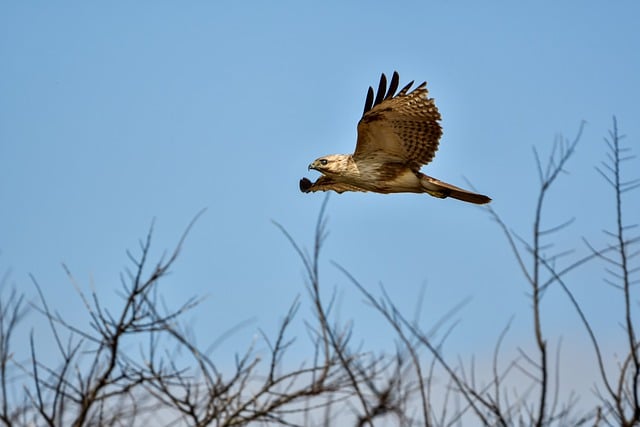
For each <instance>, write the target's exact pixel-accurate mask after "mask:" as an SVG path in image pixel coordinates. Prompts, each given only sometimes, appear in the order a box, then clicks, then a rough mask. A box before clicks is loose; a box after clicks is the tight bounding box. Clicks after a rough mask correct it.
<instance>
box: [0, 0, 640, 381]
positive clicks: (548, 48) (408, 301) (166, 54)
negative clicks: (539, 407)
mask: <svg viewBox="0 0 640 427" xmlns="http://www.w3.org/2000/svg"><path fill="white" fill-rule="evenodd" d="M638 16H640V6H639V5H638V3H637V2H633V1H620V2H609V3H604V2H595V1H592V2H578V1H571V2H551V1H545V2H526V3H524V2H443V1H429V2H398V3H394V4H391V3H388V2H377V1H376V2H350V3H348V2H333V1H330V2H322V3H320V2H315V3H314V2H294V1H289V2H269V3H266V2H241V1H239V2H231V1H219V2H188V3H185V2H181V3H178V2H149V1H140V2H109V3H95V2H92V3H87V2H55V3H54V2H48V3H42V2H3V3H2V4H0V63H1V64H3V65H2V67H1V69H0V77H1V78H0V205H1V206H2V215H1V216H0V267H1V269H2V271H7V270H10V271H11V276H10V281H9V284H14V285H15V286H17V287H19V288H20V289H21V290H24V292H25V293H26V294H27V295H28V296H30V297H32V296H33V295H35V290H34V287H33V286H32V284H31V281H30V279H29V276H28V275H29V274H33V276H34V277H35V278H36V279H37V280H38V282H39V283H40V284H41V285H42V287H43V290H44V292H45V294H46V296H47V297H48V298H49V302H50V304H51V306H53V307H55V308H57V309H58V310H60V311H61V312H63V313H65V314H66V315H68V316H69V317H70V318H71V319H77V321H82V319H86V315H85V314H84V311H83V307H82V304H81V302H80V299H79V298H78V297H77V295H76V293H75V291H74V289H73V287H72V286H71V284H70V283H69V280H68V279H67V277H66V275H65V273H64V271H63V269H62V267H61V263H65V264H66V265H67V266H68V267H69V268H70V270H71V271H72V272H73V274H74V276H75V277H76V279H77V280H78V282H79V283H80V284H82V286H84V287H85V288H86V289H90V287H91V286H93V287H94V288H95V289H96V290H97V292H98V293H99V295H101V297H103V298H104V300H105V301H106V302H115V301H116V300H117V298H118V297H117V295H116V290H117V289H118V287H119V274H120V272H121V271H122V270H123V269H124V268H125V267H127V266H128V264H127V263H128V261H127V257H126V254H125V251H126V250H127V249H132V250H135V249H136V248H137V242H138V239H139V238H142V237H143V236H144V235H145V234H146V232H147V230H148V227H149V225H150V223H151V221H152V220H153V219H154V218H155V220H156V229H155V232H154V252H153V255H155V256H156V257H157V256H159V255H160V254H161V253H162V252H163V251H164V250H166V249H171V248H173V246H174V245H175V243H176V242H177V240H178V239H179V237H180V235H181V233H182V232H183V230H184V228H185V227H186V225H187V224H188V222H189V221H190V220H191V218H192V217H193V216H194V215H195V214H196V213H197V212H198V211H199V210H200V209H202V208H205V207H206V208H207V209H208V210H207V212H206V214H205V215H204V216H203V217H202V218H201V219H200V220H199V221H198V222H197V224H196V226H195V228H194V229H193V231H192V233H191V235H190V236H189V238H188V240H187V242H186V245H185V247H184V251H183V253H182V255H181V257H180V258H179V260H178V262H177V264H176V265H175V268H174V270H173V272H172V274H171V276H170V277H169V278H167V280H166V281H165V282H163V286H162V288H161V290H162V292H163V295H164V296H165V297H166V299H167V301H169V302H177V301H181V300H184V299H186V298H188V297H190V296H193V295H208V299H206V300H205V302H204V303H203V304H202V305H201V306H200V307H199V308H198V309H196V310H195V311H194V312H192V313H191V314H190V315H189V316H188V318H187V320H188V321H189V322H190V324H191V325H192V326H193V328H194V331H195V334H196V336H197V337H198V340H199V342H201V343H203V345H206V344H208V343H211V342H213V341H214V340H215V339H216V338H217V337H218V336H220V335H221V334H222V333H223V332H224V331H225V330H227V329H228V328H230V327H232V326H233V325H235V324H237V323H239V322H242V321H244V320H246V319H255V321H254V322H253V323H251V324H250V326H248V327H245V328H244V329H242V330H241V331H239V332H238V333H237V334H235V335H234V336H233V337H232V338H231V339H229V340H228V341H226V342H225V344H224V345H223V346H222V347H220V348H219V354H218V356H219V357H220V358H221V359H225V358H228V357H230V356H231V355H232V354H233V353H234V352H236V351H242V350H243V349H244V348H246V347H247V345H248V344H249V343H250V341H251V340H252V337H253V336H254V334H255V333H256V330H257V329H258V328H259V327H260V328H263V329H265V330H266V331H273V330H275V328H276V327H277V324H278V321H279V320H280V319H281V317H282V316H283V315H284V313H285V311H286V309H287V308H288V306H289V304H291V302H292V301H293V299H294V298H295V297H296V295H303V296H305V295H306V293H305V288H304V280H303V273H302V265H301V263H300V262H299V260H298V259H297V258H296V255H295V253H294V251H293V250H292V248H291V247H290V245H289V244H288V242H287V241H286V239H285V238H284V237H283V236H282V235H281V233H280V232H279V231H278V229H277V228H276V227H275V226H274V225H273V224H272V220H275V221H277V222H279V223H281V224H282V225H283V226H284V227H286V228H287V229H288V230H289V231H290V233H291V234H292V235H293V236H294V237H295V238H296V239H298V241H299V242H300V243H301V244H303V245H306V246H308V247H310V245H311V243H312V241H311V239H312V233H313V226H314V224H315V220H316V217H317V213H318V210H319V207H320V205H321V203H322V201H323V195H321V194H311V195H309V194H301V193H300V192H299V191H298V180H299V179H300V178H301V177H302V176H312V175H311V174H310V173H309V172H308V171H307V165H308V164H309V162H310V161H312V160H313V159H315V158H317V157H319V156H321V155H323V154H328V153H349V152H352V150H353V148H354V144H355V137H356V123H357V121H358V119H359V118H360V115H361V113H362V107H363V104H364V98H365V94H366V90H367V87H368V86H369V85H374V86H375V85H376V84H377V82H378V79H379V76H380V73H381V72H385V73H387V75H389V74H391V73H392V72H393V70H398V71H399V73H400V77H401V84H402V83H403V82H408V81H410V80H416V81H417V82H421V81H423V80H426V81H427V82H428V88H429V90H430V93H431V95H432V96H433V97H434V98H435V99H436V104H437V106H438V108H439V109H440V112H441V113H442V116H443V120H442V125H443V128H444V135H443V138H442V140H441V145H440V149H439V151H438V155H437V156H436V159H435V161H434V162H433V164H431V165H428V166H427V167H426V168H425V169H424V171H425V172H426V173H427V174H429V175H432V176H435V177H438V178H439V179H442V180H445V181H448V182H451V183H453V184H458V185H463V184H465V180H464V179H465V178H467V179H468V180H470V181H471V182H472V183H473V185H474V186H475V187H476V188H477V189H478V190H479V191H481V192H483V193H486V194H488V195H490V196H491V197H492V198H493V199H494V202H493V207H494V208H495V209H496V210H497V211H498V213H499V214H500V215H502V217H503V219H504V221H505V222H507V224H509V226H510V227H512V228H513V229H514V230H515V231H517V232H519V233H520V234H521V235H523V236H525V237H526V236H528V235H529V233H530V231H531V224H532V214H533V207H534V202H535V196H536V192H537V185H538V181H537V177H536V169H535V163H534V160H533V155H532V147H534V146H535V147H537V149H538V150H539V151H540V152H541V153H543V155H544V153H547V152H548V151H549V149H550V147H551V144H552V142H553V140H554V138H555V137H556V136H557V135H559V134H561V135H564V136H565V137H566V138H573V137H574V136H575V134H576V133H577V131H578V128H579V126H580V123H581V121H582V120H585V121H586V122H587V124H586V127H585V130H584V133H583V136H582V139H581V142H580V144H579V146H578V151H577V153H576V154H575V156H574V157H573V158H572V159H571V161H570V162H569V165H568V170H569V171H570V174H567V175H563V176H562V177H561V181H560V182H559V183H558V185H557V187H555V188H554V190H553V192H552V193H551V195H550V198H549V210H548V214H547V215H546V217H545V218H546V220H547V224H548V225H555V224H557V223H558V222H561V221H564V220H566V219H568V218H571V217H576V221H575V222H574V224H573V225H572V226H571V227H570V228H568V229H566V230H563V231H562V232H561V233H560V234H558V235H557V238H556V240H555V241H556V243H557V249H558V251H561V250H565V249H575V250H576V252H575V253H574V254H572V255H570V256H569V257H568V258H567V259H566V262H570V261H571V260H572V259H575V258H577V257H579V256H581V255H583V254H586V253H587V252H588V251H587V249H586V248H585V247H584V245H583V243H582V242H581V237H583V236H584V237H587V238H588V239H589V240H590V241H592V242H593V244H594V245H596V246H601V245H604V244H605V243H606V242H607V240H606V237H605V236H604V234H603V233H602V232H601V230H603V229H605V228H607V227H611V226H612V225H613V219H614V218H613V199H612V194H611V193H610V192H609V191H608V189H607V187H606V185H605V184H604V182H603V180H602V179H601V178H600V177H599V175H598V174H597V172H596V171H595V169H594V166H596V165H597V164H599V162H600V161H601V160H603V159H604V156H605V153H606V149H605V145H604V143H603V137H604V136H605V135H606V134H607V131H608V130H609V129H610V127H611V118H612V115H614V114H615V115H616V116H617V118H618V123H619V127H620V129H621V131H622V133H624V134H626V135H628V137H627V140H626V142H627V143H629V144H630V145H631V146H633V147H634V149H635V151H636V153H637V152H638V144H637V142H638V141H639V140H640V121H638V116H639V113H640V107H638V101H637V100H638V99H640V84H638V83H639V81H638V76H640V53H639V52H640V50H639V49H638V46H639V42H640V33H639V30H638V25H637V17H638ZM634 170H635V171H637V170H640V169H638V160H635V161H634V162H633V163H628V169H627V171H628V173H629V174H630V176H629V177H630V178H631V177H637V176H638V175H637V173H635V175H633V173H634ZM313 177H314V178H315V175H313ZM626 197H627V198H626V203H627V204H626V206H627V214H629V216H631V214H635V215H637V212H639V211H640V193H638V192H635V193H629V194H627V196H626ZM327 212H328V217H329V223H328V225H329V229H330V236H329V239H328V241H327V242H326V245H325V247H324V256H323V270H322V276H321V277H322V279H323V283H324V286H325V290H326V291H327V294H328V295H329V294H330V292H332V290H333V289H337V292H338V296H339V305H338V306H339V307H340V310H341V311H340V317H341V318H342V319H345V320H346V319H353V321H354V323H355V330H356V339H357V340H358V341H363V342H364V343H365V346H367V347H368V348H371V349H384V348H389V347H388V343H389V342H390V340H391V339H392V337H393V335H392V333H391V330H390V329H389V328H385V325H384V322H383V321H382V320H380V318H379V316H377V315H376V314H375V313H373V311H372V310H371V309H370V308H369V307H368V306H366V305H365V304H363V303H362V298H361V297H360V296H359V295H358V293H357V292H356V291H355V289H354V288H353V287H352V286H351V285H350V284H349V282H348V281H347V280H346V279H345V278H344V276H343V275H342V274H341V273H340V272H339V271H337V270H336V269H335V268H334V267H333V266H332V265H331V264H330V261H331V260H334V261H336V262H338V263H340V264H341V265H342V266H344V267H345V268H346V269H347V270H349V271H350V272H351V273H352V274H353V275H354V276H355V277H356V278H358V279H359V280H360V281H361V282H362V283H363V285H364V286H365V287H367V288H369V289H371V290H372V291H374V292H377V286H378V285H379V283H382V284H384V285H385V287H386V289H387V290H388V292H389V293H390V295H391V296H392V297H393V298H394V299H395V301H396V302H397V304H398V306H399V307H400V308H403V309H405V310H407V312H413V310H414V309H415V304H416V297H417V295H418V294H419V292H420V289H421V287H423V286H426V293H425V295H426V296H425V302H424V305H423V312H422V317H421V318H422V319H423V322H424V325H425V327H426V328H428V327H429V325H430V324H432V323H433V321H434V320H436V319H438V318H439V317H440V316H441V315H442V314H444V313H445V312H447V311H448V310H449V309H450V308H451V307H452V306H454V305H455V304H456V303H458V302H460V301H462V300H463V299H465V298H470V302H469V303H468V304H467V305H466V306H465V307H464V309H463V310H462V311H460V312H459V314H458V317H457V319H459V321H460V322H459V324H458V325H457V327H456V329H455V331H454V333H453V334H452V335H451V337H450V338H449V340H448V347H447V349H446V351H448V352H449V354H451V355H452V356H454V357H455V356H456V355H458V354H460V355H462V357H464V358H468V357H470V355H471V354H477V355H480V357H482V355H486V354H490V352H491V349H492V348H493V345H494V343H495V340H496V339H497V336H498V335H499V333H500V331H501V329H502V327H503V326H504V324H505V323H506V321H508V319H509V318H511V317H512V316H515V317H514V324H513V328H512V332H511V334H510V335H509V337H508V340H507V343H508V345H509V346H511V348H515V347H516V346H518V345H521V346H523V347H525V348H526V347H527V346H528V344H527V343H531V342H532V335H531V333H530V312H529V307H530V302H529V300H528V299H527V287H526V283H525V282H524V280H523V278H522V276H521V275H520V273H519V272H518V269H517V265H516V263H515V260H514V258H513V256H512V254H511V252H510V250H509V247H508V245H507V243H506V241H505V238H504V236H503V235H502V233H501V231H500V230H499V228H498V227H497V225H496V224H495V223H494V222H493V221H492V220H491V219H490V217H489V215H488V214H487V213H486V212H485V211H483V210H482V209H479V208H477V207H474V206H471V205H467V204H464V203H461V202H458V201H455V200H448V199H447V200H438V199H434V198H430V197H428V196H426V195H415V194H408V195H376V194H349V193H345V194H342V195H332V196H331V198H330V200H329V204H328V209H327ZM630 222H633V221H632V219H631V218H630ZM603 277H605V273H604V270H603V269H602V266H601V265H598V264H592V265H589V266H588V267H586V268H584V269H582V270H580V271H577V272H576V273H575V274H572V275H571V276H570V279H571V281H570V283H571V284H572V286H573V289H574V290H575V292H576V294H577V295H578V297H579V298H580V300H581V302H582V303H583V304H584V307H585V310H586V311H587V314H588V315H589V316H591V317H592V318H593V320H594V323H595V324H596V327H597V330H598V331H599V332H600V333H601V334H606V335H607V339H611V340H613V341H614V342H617V340H618V339H619V338H620V337H617V336H616V334H615V333H610V332H612V331H616V332H617V331H619V328H618V323H617V322H618V319H617V318H616V317H615V315H616V313H619V309H620V302H619V300H618V299H616V298H617V296H618V295H617V294H615V292H614V291H612V290H611V288H608V287H607V286H606V285H605V284H604V282H603V280H602V279H603ZM543 309H544V313H545V316H546V317H545V319H547V323H546V324H545V326H546V327H547V328H548V333H549V338H550V340H552V341H557V339H558V338H559V337H563V340H564V342H563V346H564V349H565V351H566V352H567V353H568V354H572V352H573V353H575V352H582V351H583V349H584V348H588V343H587V341H586V334H585V333H584V331H583V329H582V328H581V327H580V325H579V323H578V322H577V316H576V315H575V313H574V312H573V311H572V309H571V308H570V307H569V305H568V302H567V300H566V298H565V297H564V296H563V295H562V293H561V292H558V291H556V290H554V289H551V290H550V291H549V293H548V295H547V298H546V299H545V302H544V308H543ZM309 314H310V308H309V307H308V305H306V304H305V305H304V306H303V309H302V311H301V313H300V318H299V320H300V321H299V322H298V324H297V325H296V326H295V328H297V329H294V330H293V333H298V334H299V335H300V340H299V346H298V347H295V348H294V349H292V353H291V355H292V357H294V358H305V357H307V354H308V353H307V352H308V347H306V345H305V344H304V338H305V337H306V335H305V334H304V332H302V331H303V330H304V329H303V328H304V326H303V323H302V319H303V318H304V317H305V316H308V315H309ZM32 320H33V325H35V326H34V327H36V334H37V337H38V339H41V340H42V341H41V342H42V345H43V346H46V342H47V339H46V338H45V336H46V330H43V329H42V328H39V327H38V325H39V323H38V322H37V320H36V318H35V317H34V318H33V319H32ZM30 325H31V324H30ZM603 339H604V338H603ZM585 392H586V393H589V392H588V390H586V391H585Z"/></svg>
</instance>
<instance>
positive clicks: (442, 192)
mask: <svg viewBox="0 0 640 427" xmlns="http://www.w3.org/2000/svg"><path fill="white" fill-rule="evenodd" d="M399 80H400V77H399V76H398V73H397V72H395V71H394V73H393V77H392V78H391V83H390V85H389V88H388V89H387V78H386V76H385V75H384V74H382V76H381V77H380V84H379V86H378V91H377V94H375V98H374V91H373V88H372V87H369V91H368V92H367V99H366V101H365V104H364V113H363V115H362V118H361V119H360V122H359V123H358V140H357V143H356V150H355V152H354V153H353V154H331V155H328V156H323V157H320V158H318V159H316V160H314V161H313V163H311V164H310V165H309V169H310V170H311V169H315V170H317V171H318V172H320V173H321V174H322V176H321V177H320V178H318V180H317V181H316V182H311V181H310V180H309V179H307V178H302V179H301V180H300V190H301V191H303V192H305V193H309V192H314V191H328V190H333V191H335V192H337V193H342V192H344V191H372V192H375V193H385V194H386V193H427V194H429V195H431V196H434V197H438V198H441V199H443V198H445V197H453V198H454V199H458V200H462V201H465V202H470V203H476V204H484V203H488V202H490V201H491V199H490V198H489V197H487V196H485V195H482V194H478V193H474V192H471V191H468V190H464V189H462V188H459V187H456V186H454V185H451V184H448V183H446V182H443V181H440V180H438V179H435V178H432V177H430V176H427V175H425V174H423V173H422V172H420V168H421V167H422V165H426V164H427V163H429V162H430V161H431V160H432V159H433V157H434V155H435V152H436V150H437V149H438V143H439V141H440V136H441V135H442V128H441V127H440V123H439V121H440V119H441V117H440V113H439V112H438V109H437V108H436V105H435V103H434V100H433V98H429V97H428V96H427V95H428V91H427V83H426V82H424V83H422V84H421V85H420V86H418V87H417V88H415V89H414V90H412V91H409V89H410V88H411V86H412V85H413V82H411V83H409V84H408V85H406V86H405V87H403V88H402V89H400V92H398V93H397V94H396V90H397V89H398V83H399Z"/></svg>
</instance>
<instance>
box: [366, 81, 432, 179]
mask: <svg viewBox="0 0 640 427" xmlns="http://www.w3.org/2000/svg"><path fill="white" fill-rule="evenodd" d="M399 79H400V78H399V76H398V73H397V72H396V71H394V72H393V77H392V78H391V84H390V85H389V89H388V90H387V78H386V76H385V75H384V74H382V76H381V77H380V84H379V86H378V92H377V94H376V95H375V99H374V92H373V88H371V87H369V91H368V92H367V100H366V102H365V106H364V113H363V115H362V118H361V119H360V122H359V123H358V142H357V144H356V150H355V152H354V157H355V158H356V159H357V158H367V157H370V156H372V155H375V156H376V157H378V158H380V156H382V158H383V159H387V158H388V161H393V162H402V163H408V164H409V165H410V167H412V168H413V169H416V170H417V169H419V168H420V166H421V165H425V164H427V163H429V162H430V161H431V160H432V159H433V157H434V156H435V153H436V150H437V149H438V143H439V141H440V136H441V135H442V128H441V127H440V123H439V121H440V119H441V117H440V113H439V112H438V108H437V107H436V104H435V102H434V101H433V98H429V97H428V96H427V95H428V91H427V83H426V82H424V83H422V84H421V85H420V86H418V87H417V88H415V89H414V90H412V91H411V92H409V89H410V88H411V86H412V85H413V82H411V83H409V84H408V85H406V86H405V87H403V88H402V89H401V90H400V92H398V94H397V95H396V94H395V91H396V89H397V88H398V81H399Z"/></svg>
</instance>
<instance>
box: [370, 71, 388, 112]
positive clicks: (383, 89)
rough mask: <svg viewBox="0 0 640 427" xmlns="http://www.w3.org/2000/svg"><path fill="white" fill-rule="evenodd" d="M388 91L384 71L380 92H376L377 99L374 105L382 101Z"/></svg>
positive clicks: (379, 87) (381, 77) (379, 86)
mask: <svg viewBox="0 0 640 427" xmlns="http://www.w3.org/2000/svg"><path fill="white" fill-rule="evenodd" d="M386 91H387V76H385V75H384V73H382V75H381V76H380V84H379V85H378V93H377V94H376V100H375V101H374V102H373V105H374V106H376V105H378V104H380V103H381V102H382V100H383V99H384V94H385V92H386Z"/></svg>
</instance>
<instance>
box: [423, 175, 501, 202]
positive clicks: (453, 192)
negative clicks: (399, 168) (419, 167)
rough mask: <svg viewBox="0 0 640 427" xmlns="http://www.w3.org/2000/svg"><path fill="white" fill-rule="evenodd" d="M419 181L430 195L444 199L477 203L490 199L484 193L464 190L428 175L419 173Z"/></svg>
mask: <svg viewBox="0 0 640 427" xmlns="http://www.w3.org/2000/svg"><path fill="white" fill-rule="evenodd" d="M421 175H422V176H421V177H420V183H421V184H422V188H424V190H425V191H426V192H427V193H429V194H430V195H432V196H433V197H438V198H441V199H444V198H445V197H453V198H454V199H458V200H462V201H463V202H469V203H475V204H477V205H484V204H485V203H489V202H490V201H491V198H490V197H487V196H485V195H484V194H478V193H474V192H472V191H468V190H465V189H463V188H460V187H456V186H455V185H451V184H447V183H446V182H443V181H440V180H439V179H435V178H432V177H430V176H427V175H424V174H421Z"/></svg>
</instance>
